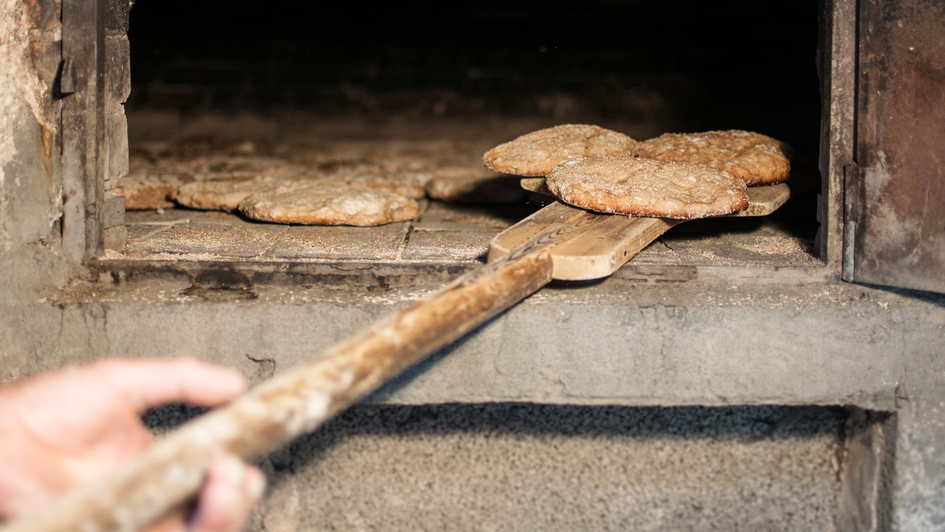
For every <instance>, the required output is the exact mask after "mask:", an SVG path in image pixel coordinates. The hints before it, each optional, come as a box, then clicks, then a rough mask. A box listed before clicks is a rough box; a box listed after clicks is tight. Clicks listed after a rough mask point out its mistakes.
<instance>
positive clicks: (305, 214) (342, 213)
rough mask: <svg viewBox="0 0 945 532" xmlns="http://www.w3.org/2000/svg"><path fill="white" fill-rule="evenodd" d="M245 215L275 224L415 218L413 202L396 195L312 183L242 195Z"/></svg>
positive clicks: (382, 221) (365, 222)
mask: <svg viewBox="0 0 945 532" xmlns="http://www.w3.org/2000/svg"><path fill="white" fill-rule="evenodd" d="M239 210H240V212H242V213H243V214H244V215H245V216H246V217H248V218H250V219H253V220H258V221H264V222H275V223H287V224H305V225H356V226H374V225H383V224H386V223H391V222H402V221H406V220H411V219H413V218H416V217H417V215H418V214H419V212H420V208H419V206H418V205H417V202H416V201H414V200H413V199H410V198H406V197H404V196H401V195H399V194H394V193H391V192H384V191H378V190H372V189H369V188H367V187H363V186H357V185H338V184H335V185H324V184H322V185H312V186H306V187H302V188H298V189H295V190H290V191H278V190H270V191H263V192H257V193H255V194H251V195H249V196H247V197H246V198H244V199H243V200H242V201H241V202H240V204H239Z"/></svg>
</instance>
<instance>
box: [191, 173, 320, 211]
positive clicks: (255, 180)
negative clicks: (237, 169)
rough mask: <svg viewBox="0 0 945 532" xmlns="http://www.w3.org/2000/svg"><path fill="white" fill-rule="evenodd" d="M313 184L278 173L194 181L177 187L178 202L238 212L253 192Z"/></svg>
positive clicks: (201, 207)
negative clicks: (244, 200) (281, 175)
mask: <svg viewBox="0 0 945 532" xmlns="http://www.w3.org/2000/svg"><path fill="white" fill-rule="evenodd" d="M310 184H311V182H310V181H303V180H290V179H285V178H283V177H277V176H256V177H234V178H228V179H211V180H208V181H193V182H191V183H187V184H186V185H181V186H180V187H178V189H177V195H176V197H175V201H177V203H178V204H180V205H183V206H184V207H190V208H191V209H203V210H218V211H235V210H237V208H238V207H239V204H240V202H241V201H243V198H245V197H246V196H249V195H250V194H255V193H256V192H267V191H283V192H285V191H289V190H294V189H297V188H301V187H303V186H307V185H310Z"/></svg>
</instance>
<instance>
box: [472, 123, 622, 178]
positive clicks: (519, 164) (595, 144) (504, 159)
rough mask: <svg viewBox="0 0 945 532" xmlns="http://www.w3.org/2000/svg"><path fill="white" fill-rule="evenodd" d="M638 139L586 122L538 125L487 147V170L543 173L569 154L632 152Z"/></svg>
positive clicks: (530, 173) (527, 173)
mask: <svg viewBox="0 0 945 532" xmlns="http://www.w3.org/2000/svg"><path fill="white" fill-rule="evenodd" d="M636 144H637V141H635V140H633V139H632V138H630V137H629V136H627V135H624V134H623V133H619V132H617V131H612V130H610V129H604V128H602V127H598V126H593V125H586V124H564V125H560V126H554V127H550V128H546V129H539V130H538V131H533V132H531V133H527V134H525V135H522V136H521V137H518V138H516V139H515V140H512V141H509V142H506V143H505V144H500V145H498V146H496V147H495V148H492V149H491V150H489V151H487V152H486V154H485V155H483V157H482V162H483V164H485V165H486V167H488V168H489V169H490V170H494V171H496V172H500V173H503V174H513V175H520V176H531V177H535V176H546V175H548V174H549V173H550V172H551V170H552V169H554V167H555V166H557V165H558V163H560V162H561V161H563V160H565V159H567V158H568V157H586V156H591V155H618V154H631V153H633V149H634V147H635V146H636Z"/></svg>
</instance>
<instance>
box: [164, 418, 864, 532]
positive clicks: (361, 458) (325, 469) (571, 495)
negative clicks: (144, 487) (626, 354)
mask: <svg viewBox="0 0 945 532" xmlns="http://www.w3.org/2000/svg"><path fill="white" fill-rule="evenodd" d="M172 418H173V412H171V413H170V415H169V414H168V413H167V412H154V413H152V414H151V415H150V416H149V418H148V419H149V421H150V422H151V423H152V424H155V425H158V426H159V427H161V428H163V425H162V424H166V423H168V422H169V421H172V420H173V419H172ZM844 419H845V415H844V413H843V411H842V410H839V409H827V408H814V407H799V408H785V407H726V408H693V407H690V408H621V407H613V406H610V407H579V406H550V405H535V404H508V403H506V404H478V405H456V404H453V405H429V406H414V407H411V406H372V407H356V408H354V409H352V410H350V411H349V412H347V413H346V414H344V415H342V416H341V417H339V418H338V419H336V420H335V421H333V422H331V423H329V424H328V425H327V426H325V427H323V428H322V429H321V430H320V431H318V432H316V433H314V434H312V435H310V436H307V437H303V438H301V439H299V440H298V441H296V442H294V443H293V444H291V445H289V446H287V447H286V448H284V449H282V450H281V451H279V452H277V453H275V454H274V455H273V456H272V457H271V458H270V459H268V460H266V461H264V463H263V466H264V468H265V470H266V471H267V473H268V475H269V480H270V489H269V494H268V496H267V499H266V502H265V503H264V507H263V508H262V509H261V511H260V512H259V514H258V515H257V516H256V520H255V521H254V523H253V526H252V527H251V529H253V530H266V531H268V532H277V531H291V530H509V529H514V530H535V531H539V530H541V531H544V530H548V531H551V530H562V531H564V530H834V529H835V525H834V518H835V512H836V492H837V489H838V487H839V482H838V469H839V467H840V460H841V459H842V435H843V426H844Z"/></svg>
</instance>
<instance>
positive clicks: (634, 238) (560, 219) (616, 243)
mask: <svg viewBox="0 0 945 532" xmlns="http://www.w3.org/2000/svg"><path fill="white" fill-rule="evenodd" d="M522 187H523V188H525V189H527V190H531V191H532V192H537V193H540V194H546V195H549V196H552V194H551V192H550V191H549V190H548V189H547V188H546V187H545V178H543V177H536V178H524V179H522ZM790 195H791V192H790V189H788V186H787V185H786V184H784V183H781V184H778V185H770V186H763V187H749V188H748V207H747V208H745V209H743V210H741V211H738V212H736V213H733V214H730V215H728V216H730V217H742V216H764V215H767V214H771V213H772V212H774V211H776V210H777V209H778V207H780V206H781V205H784V203H785V202H786V201H787V200H788V198H789V197H790ZM686 221H689V220H674V219H670V218H638V217H634V216H626V215H618V214H601V213H597V212H591V211H586V210H582V209H578V208H575V207H571V206H569V205H566V204H564V203H562V202H560V201H556V202H554V203H551V204H549V205H547V206H545V207H544V208H542V209H541V210H539V211H537V212H535V213H534V214H532V215H531V216H529V217H528V218H525V219H524V220H522V221H520V222H519V223H517V224H515V225H513V226H512V227H510V228H508V229H506V230H505V231H503V232H502V233H500V234H499V235H497V236H496V237H495V238H493V239H492V242H490V243H489V261H492V260H495V259H498V258H500V257H503V256H505V255H506V254H507V253H509V252H510V251H511V250H513V249H515V248H516V247H518V246H520V245H522V244H523V243H524V242H526V241H528V240H529V239H531V238H533V237H534V236H535V235H537V234H539V233H542V232H544V231H548V230H549V229H552V228H555V227H562V226H569V225H573V224H576V223H580V224H586V225H587V229H586V230H585V231H583V232H582V233H581V236H580V238H574V239H571V240H569V241H568V242H566V243H562V244H561V245H559V246H557V247H555V249H553V250H551V251H550V253H551V258H552V261H553V262H554V268H553V270H554V271H553V273H552V278H553V279H557V280H560V281H587V280H591V279H600V278H603V277H607V276H609V275H611V274H612V273H614V272H615V271H617V269H618V268H620V267H621V266H623V265H624V264H625V263H626V262H627V261H628V260H630V259H631V258H633V256H634V255H636V254H637V253H639V252H640V251H641V250H642V249H643V248H645V247H646V246H648V245H650V243H651V242H653V241H654V240H656V239H657V238H659V237H660V236H661V235H662V234H663V233H665V232H666V231H669V230H670V229H672V228H673V227H675V226H677V225H679V224H681V223H683V222H686Z"/></svg>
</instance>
